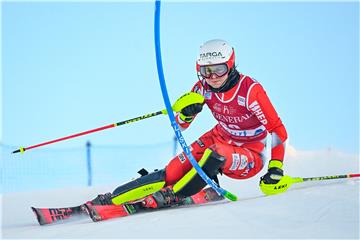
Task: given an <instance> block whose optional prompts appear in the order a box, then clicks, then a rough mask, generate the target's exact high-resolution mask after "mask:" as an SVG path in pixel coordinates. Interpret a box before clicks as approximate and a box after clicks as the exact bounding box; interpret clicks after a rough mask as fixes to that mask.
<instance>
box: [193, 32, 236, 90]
mask: <svg viewBox="0 0 360 240" xmlns="http://www.w3.org/2000/svg"><path fill="white" fill-rule="evenodd" d="M196 71H197V75H198V78H199V80H200V81H201V82H202V80H204V78H205V77H206V78H208V77H211V76H212V74H215V75H217V76H218V77H221V76H224V75H225V74H227V73H228V78H227V79H226V80H225V81H224V83H223V84H222V85H221V86H220V87H218V88H214V87H212V86H210V85H208V87H209V88H210V90H211V91H213V92H226V91H228V90H229V89H231V88H232V87H234V86H235V85H236V84H237V83H238V81H239V77H240V75H239V72H238V71H237V70H236V68H235V51H234V48H233V47H231V46H230V45H229V44H228V43H227V42H226V41H224V40H221V39H214V40H210V41H207V42H205V43H204V44H203V45H201V46H200V53H199V58H198V59H197V61H196Z"/></svg>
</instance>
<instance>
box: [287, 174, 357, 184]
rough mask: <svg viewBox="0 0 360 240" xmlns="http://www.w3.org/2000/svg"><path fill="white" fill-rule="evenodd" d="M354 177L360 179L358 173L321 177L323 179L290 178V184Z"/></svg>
mask: <svg viewBox="0 0 360 240" xmlns="http://www.w3.org/2000/svg"><path fill="white" fill-rule="evenodd" d="M356 177H360V173H355V174H343V175H333V176H323V177H308V178H300V177H295V178H292V183H300V182H307V181H323V180H332V179H340V178H356Z"/></svg>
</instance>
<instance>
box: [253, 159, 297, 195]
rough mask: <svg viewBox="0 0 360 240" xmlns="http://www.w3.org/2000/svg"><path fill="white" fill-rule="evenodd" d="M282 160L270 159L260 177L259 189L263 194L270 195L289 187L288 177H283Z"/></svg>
mask: <svg viewBox="0 0 360 240" xmlns="http://www.w3.org/2000/svg"><path fill="white" fill-rule="evenodd" d="M282 165H283V164H282V162H281V161H279V160H270V162H269V166H268V172H267V173H266V174H265V175H264V176H262V177H261V179H260V189H261V191H262V192H263V193H264V194H265V195H272V194H278V193H282V192H285V191H286V190H287V189H288V188H289V187H290V184H288V181H289V179H288V178H286V177H284V171H283V170H282Z"/></svg>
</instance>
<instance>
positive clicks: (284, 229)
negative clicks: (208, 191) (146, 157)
mask: <svg viewBox="0 0 360 240" xmlns="http://www.w3.org/2000/svg"><path fill="white" fill-rule="evenodd" d="M287 155H288V157H287V159H286V164H285V173H286V174H288V175H290V176H293V177H316V176H326V175H338V174H347V173H358V172H359V158H358V156H357V155H349V154H344V153H341V152H336V151H333V150H324V151H318V152H302V151H296V150H294V149H292V148H291V147H290V148H288V153H287ZM264 172H265V170H263V171H262V172H261V173H260V174H259V175H257V176H256V177H254V178H252V179H248V180H243V181H238V180H233V179H229V178H226V177H221V178H220V182H221V185H222V187H223V188H225V189H227V190H229V191H231V192H232V193H234V194H236V195H237V196H238V197H239V201H237V202H229V201H228V200H223V201H220V202H214V203H210V204H207V205H200V206H188V207H179V208H171V209H165V210H161V211H156V212H150V213H140V214H137V215H133V216H129V217H124V218H116V219H111V220H107V221H102V222H97V223H94V222H92V221H91V219H90V218H87V217H84V218H74V219H73V220H67V221H64V222H62V223H60V224H54V225H46V226H39V225H38V223H37V221H36V218H35V216H34V214H33V213H32V211H31V210H30V206H35V207H65V206H73V205H79V204H81V203H83V202H84V201H86V200H89V199H92V198H94V197H95V196H96V195H97V194H98V193H104V192H108V191H111V190H113V189H114V188H115V187H116V185H107V186H97V187H91V188H67V189H57V190H51V191H32V192H19V193H6V194H4V195H2V216H3V218H2V237H3V238H20V239H26V238H36V239H41V238H45V239H52V238H72V239H74V238H82V239H89V238H122V239H123V238H127V239H129V238H159V239H170V238H193V239H195V238H204V239H209V238H214V239H215V238H216V239H219V238H220V239H221V238H223V239H224V238H239V239H240V238H247V239H249V238H287V239H289V238H300V239H303V238H326V239H329V238H332V239H333V238H336V239H345V238H346V239H359V186H360V184H359V183H360V182H359V180H358V179H343V180H327V181H318V182H306V183H299V184H295V185H293V186H292V187H291V188H290V189H289V191H287V192H286V193H284V194H280V195H274V196H264V195H263V194H262V193H261V192H260V190H259V188H258V181H259V177H260V176H261V175H262V174H264Z"/></svg>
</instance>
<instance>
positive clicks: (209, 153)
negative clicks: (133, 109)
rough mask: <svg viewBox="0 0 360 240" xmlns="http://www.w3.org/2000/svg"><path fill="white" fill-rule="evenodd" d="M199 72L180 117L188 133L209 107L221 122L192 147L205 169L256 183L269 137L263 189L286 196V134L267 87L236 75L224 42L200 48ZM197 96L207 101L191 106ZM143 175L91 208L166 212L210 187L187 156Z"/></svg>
mask: <svg viewBox="0 0 360 240" xmlns="http://www.w3.org/2000/svg"><path fill="white" fill-rule="evenodd" d="M196 71H197V74H198V78H199V81H197V82H196V83H195V85H194V86H193V88H192V89H191V92H190V93H189V94H187V95H186V96H187V97H188V98H187V102H186V104H183V106H182V107H181V109H179V111H178V112H177V113H176V114H175V117H176V121H177V123H178V124H179V126H180V128H181V129H182V130H185V129H187V128H188V127H189V126H190V124H191V123H192V122H193V121H194V119H195V118H196V115H197V114H199V113H200V112H201V111H202V109H203V105H207V107H208V108H209V109H210V111H211V112H212V115H213V116H214V118H215V119H216V120H217V124H216V125H215V126H214V127H213V128H212V129H211V130H209V131H208V132H206V133H204V134H203V135H202V136H200V138H199V139H197V140H196V141H195V142H193V143H192V144H191V146H190V149H191V152H192V154H193V156H194V158H195V160H196V161H197V162H198V163H199V165H200V167H202V169H203V170H204V172H205V173H206V174H207V175H208V176H209V178H211V179H213V180H214V181H215V182H217V183H218V180H217V175H218V174H224V175H225V176H228V177H230V178H234V179H239V180H241V179H248V178H251V177H254V176H255V175H256V174H258V173H259V172H260V171H261V169H262V168H263V167H264V165H265V163H266V160H267V159H265V145H266V138H267V135H268V133H270V134H271V136H272V138H271V139H272V141H271V160H270V161H269V163H268V166H267V167H268V170H267V173H266V174H265V175H264V176H262V177H261V178H260V188H261V190H262V191H263V192H264V193H265V194H276V193H280V192H283V191H285V190H286V189H287V187H286V184H284V182H283V181H282V179H283V170H282V166H283V160H284V153H285V141H286V139H287V132H286V129H285V127H284V125H283V123H282V121H281V119H280V117H279V116H278V114H277V112H276V110H275V108H274V107H273V105H272V103H271V101H270V99H269V98H268V96H267V94H266V92H265V90H264V88H263V87H262V85H261V84H260V83H259V82H257V81H256V80H255V79H253V78H251V77H249V76H247V75H244V74H242V73H240V72H239V71H238V70H237V69H236V66H235V52H234V48H233V47H231V46H230V45H229V44H228V43H227V42H226V41H224V40H219V39H215V40H210V41H207V42H205V43H204V44H203V45H202V46H201V47H200V53H199V57H198V59H197V61H196ZM194 94H197V95H201V96H202V98H203V101H202V102H201V101H200V102H199V101H197V102H196V101H195V102H192V101H191V99H192V96H194ZM189 99H190V100H189ZM139 173H140V174H142V176H141V177H139V178H138V179H135V180H133V181H130V182H128V183H126V184H124V185H121V186H119V187H117V188H116V189H115V190H114V191H113V193H106V194H102V195H99V196H98V197H97V198H95V199H94V200H92V201H90V202H88V203H87V204H91V205H110V206H112V205H113V206H116V205H120V204H122V203H125V202H129V201H134V200H138V199H142V200H141V201H142V202H143V205H144V206H145V207H150V208H162V207H167V206H171V205H173V204H176V203H177V202H178V201H179V199H182V198H184V197H187V196H191V195H194V194H196V193H197V192H199V191H200V190H201V189H203V188H204V187H205V186H206V183H205V181H203V180H202V178H201V177H200V176H199V175H198V174H197V172H196V171H195V169H194V168H193V167H192V165H191V163H190V162H189V160H188V157H187V156H186V155H185V154H184V153H180V154H179V155H177V156H175V157H174V158H173V159H172V160H171V161H170V162H169V163H168V164H167V166H166V167H165V168H163V169H161V170H158V171H154V172H152V173H148V172H147V171H144V170H143V171H142V172H139Z"/></svg>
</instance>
